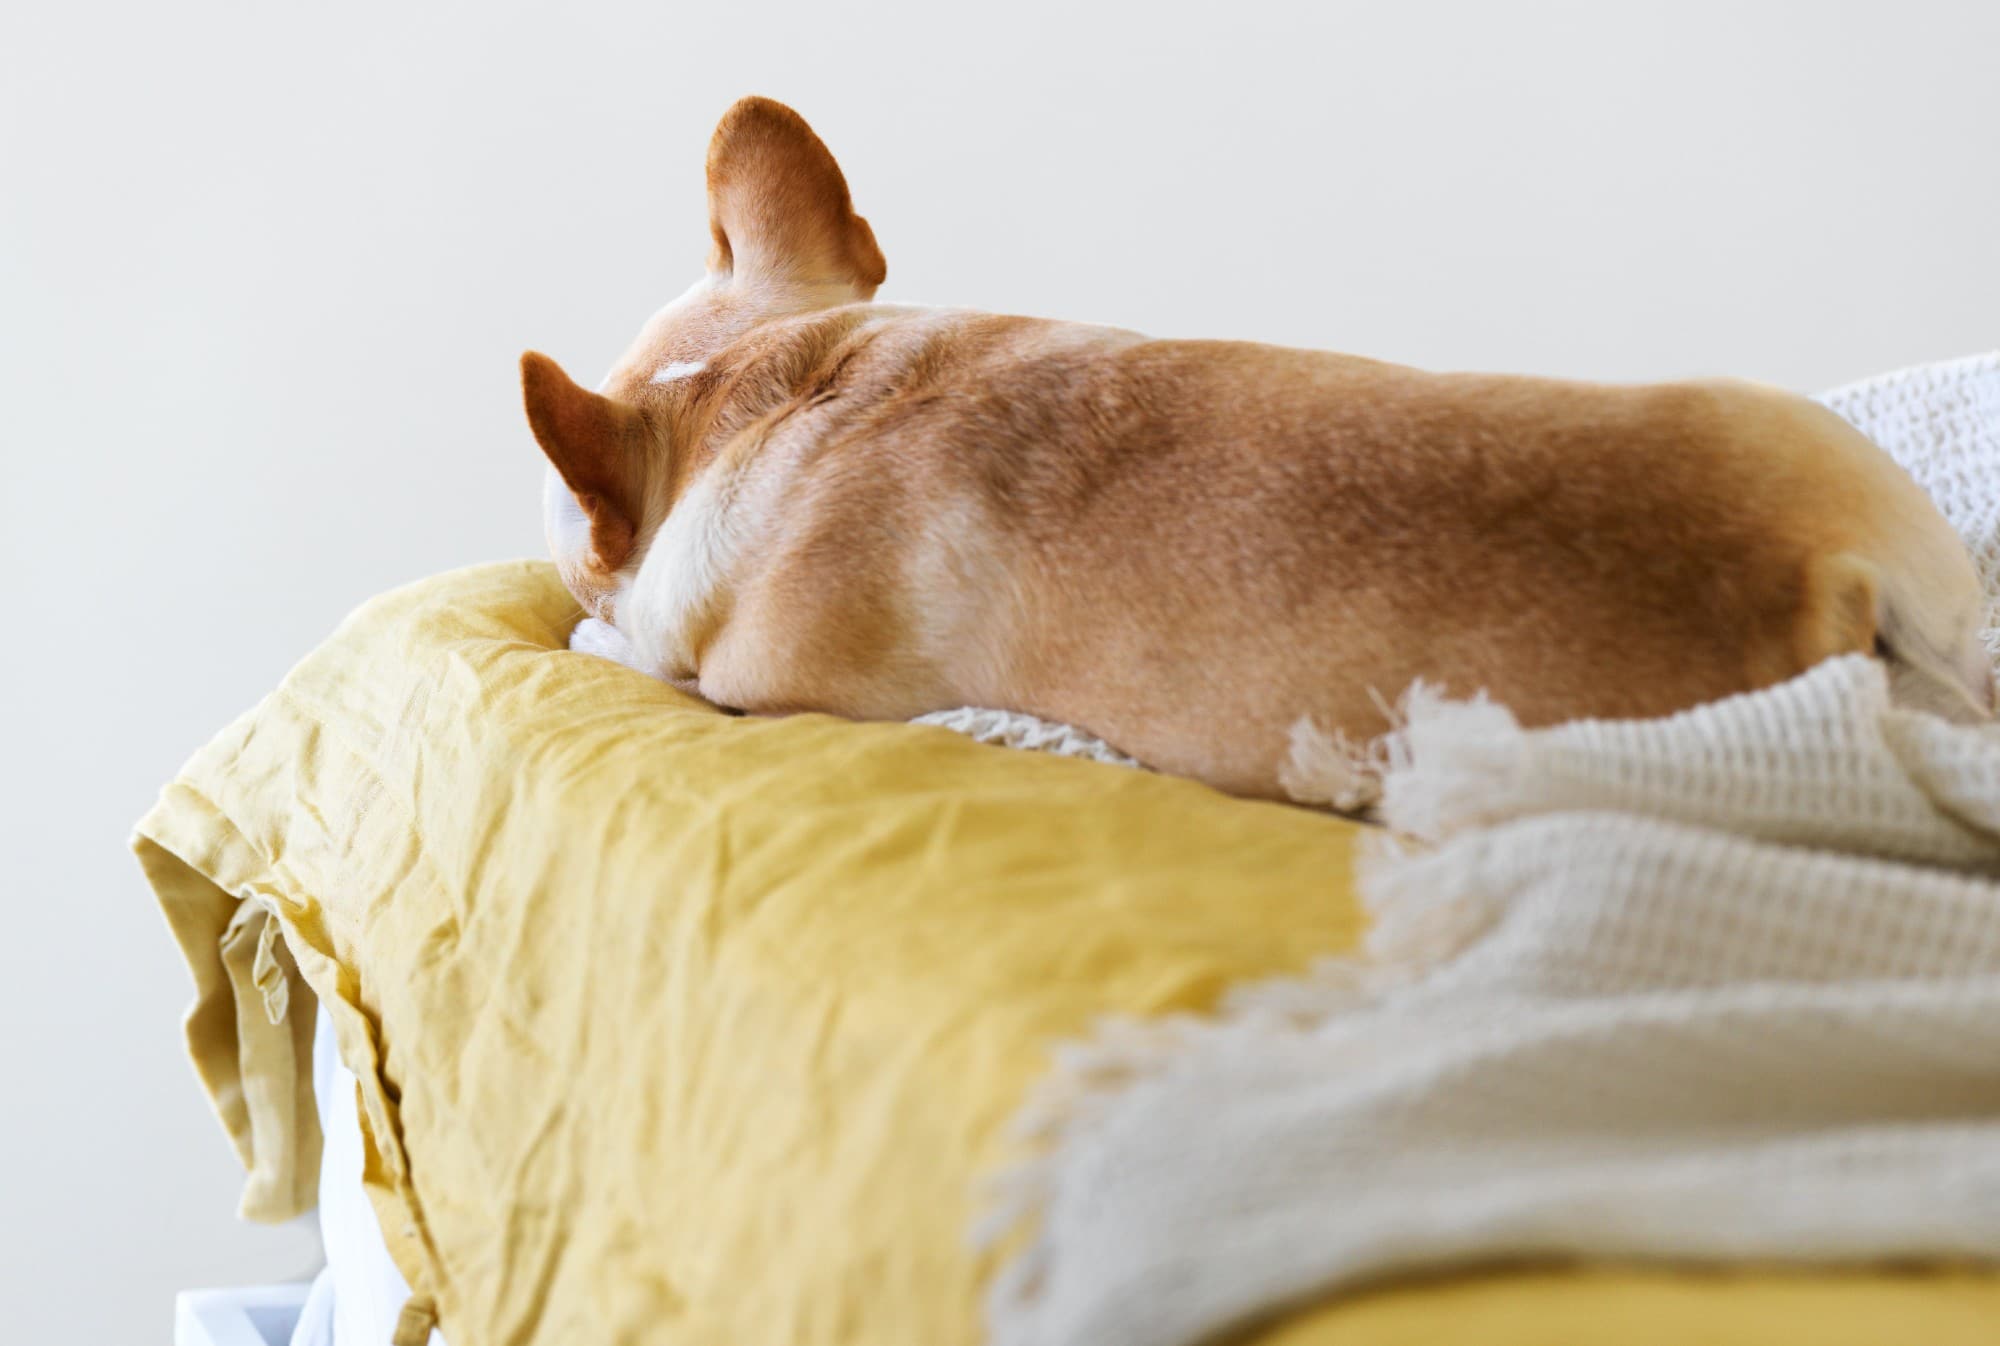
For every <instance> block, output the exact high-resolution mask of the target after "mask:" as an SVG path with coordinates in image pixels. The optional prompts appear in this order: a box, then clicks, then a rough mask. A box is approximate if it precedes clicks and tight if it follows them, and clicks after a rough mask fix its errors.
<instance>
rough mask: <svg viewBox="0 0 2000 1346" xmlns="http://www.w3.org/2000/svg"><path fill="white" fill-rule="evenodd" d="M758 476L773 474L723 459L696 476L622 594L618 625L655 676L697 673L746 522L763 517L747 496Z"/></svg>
mask: <svg viewBox="0 0 2000 1346" xmlns="http://www.w3.org/2000/svg"><path fill="white" fill-rule="evenodd" d="M760 477H765V478H768V474H766V473H755V472H753V471H751V470H750V468H749V465H748V464H739V463H731V462H726V461H725V462H718V463H715V464H713V465H712V466H711V467H709V469H708V470H707V471H705V472H703V473H702V474H701V475H700V476H699V477H697V478H695V480H694V482H693V483H692V484H691V485H689V487H688V488H687V491H686V493H685V494H683V495H682V496H681V498H680V499H679V500H677V501H675V502H674V507H673V511H672V512H671V513H669V514H668V515H667V519H666V522H665V523H663V524H661V525H660V531H659V532H658V533H657V534H655V535H654V537H653V543H652V546H650V547H648V548H647V549H646V557H645V559H644V560H643V561H641V562H640V563H639V573H638V574H637V575H636V576H634V577H633V579H632V582H631V584H630V586H629V587H628V588H627V590H626V591H625V593H624V594H623V595H622V596H621V597H620V600H619V604H620V606H619V610H618V617H619V622H618V625H619V627H620V628H621V629H622V630H624V631H625V632H626V633H627V635H629V636H630V638H631V640H632V645H633V648H634V650H635V651H636V652H637V653H638V656H639V659H640V661H641V663H642V664H643V665H644V666H645V667H646V668H648V669H651V670H653V671H654V673H655V675H656V676H658V677H663V678H668V679H673V678H691V677H693V676H694V675H695V648H696V646H697V644H698V643H700V641H701V640H702V638H703V637H704V635H705V634H706V630H705V628H706V627H707V626H708V625H709V624H710V622H711V620H712V618H713V614H714V613H715V611H716V605H717V599H718V597H719V596H720V594H721V593H722V591H723V588H724V586H726V585H727V584H728V583H729V579H730V572H731V571H732V570H733V569H734V568H735V564H736V559H737V557H738V556H739V555H740V554H741V552H742V549H743V542H744V535H745V533H746V532H747V531H748V527H749V524H748V521H749V520H752V519H755V518H758V517H760V512H759V511H757V510H756V509H755V508H754V507H752V502H751V501H749V500H746V498H745V497H746V496H749V495H751V494H752V493H753V492H752V488H753V487H754V486H755V484H756V481H757V480H758V478H760Z"/></svg>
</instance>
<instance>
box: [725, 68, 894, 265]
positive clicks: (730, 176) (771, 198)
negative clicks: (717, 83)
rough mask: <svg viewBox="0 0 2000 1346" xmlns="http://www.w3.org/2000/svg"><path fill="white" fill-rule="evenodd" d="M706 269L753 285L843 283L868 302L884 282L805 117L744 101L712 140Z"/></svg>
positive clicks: (869, 240) (876, 251) (842, 182)
mask: <svg viewBox="0 0 2000 1346" xmlns="http://www.w3.org/2000/svg"><path fill="white" fill-rule="evenodd" d="M708 228H709V232H710V233H711V234H712V235H713V236H714V238H715V246H714V248H713V249H712V250H711V251H710V252H709V255H708V269H709V270H710V271H712V272H715V273H717V274H730V275H735V276H740V277H743V278H745V279H747V280H755V281H780V282H790V283H795V284H814V283H819V284H828V283H832V284H840V285H846V286H849V287H851V288H852V289H854V290H856V291H857V292H858V294H859V298H861V299H871V298H873V297H874V295H875V287H876V286H878V285H880V284H881V283H882V279H883V277H884V276H885V275H887V274H888V266H887V264H886V263H884V262H883V260H882V250H881V249H880V248H878V247H876V246H875V234H874V231H873V230H871V229H869V227H868V221H866V220H864V219H862V218H861V217H860V216H859V215H856V214H855V213H854V203H853V201H852V200H851V199H850V198H849V197H848V194H847V179H846V178H844V177H842V176H841V173H840V165H839V164H837V163H835V162H834V161H833V155H832V154H831V153H830V152H828V150H827V148H826V146H825V145H824V144H822V143H821V142H820V138H819V137H818V136H816V135H814V134H813V130H812V128H811V127H810V126H807V125H806V122H805V118H803V117H801V116H800V115H799V114H798V113H796V112H794V111H792V110H791V109H790V108H788V107H786V106H785V105H784V104H783V103H774V102H772V101H771V100H770V99H768V98H745V99H743V100H742V101H741V102H739V103H737V104H736V105H735V106H734V107H732V108H730V109H729V111H727V112H725V113H724V114H723V115H722V122H721V124H720V125H718V126H717V127H716V128H715V137H714V139H712V140H710V141H709V142H708Z"/></svg>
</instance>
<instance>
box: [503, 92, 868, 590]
mask: <svg viewBox="0 0 2000 1346" xmlns="http://www.w3.org/2000/svg"><path fill="white" fill-rule="evenodd" d="M708 228H709V234H710V237H711V239H712V242H711V245H710V248H709V253H708V266H707V270H706V273H705V274H704V275H703V276H702V278H701V279H700V280H698V281H696V282H695V283H694V285H693V286H691V287H690V288H689V289H688V291H687V293H685V294H683V295H682V296H681V297H680V298H678V299H676V300H674V301H673V302H672V303H670V304H668V305H667V306H666V307H665V308H663V309H661V310H660V311H659V312H658V313H655V314H654V315H653V316H652V318H651V319H650V320H648V322H647V323H646V326H645V328H644V329H643V330H642V331H641V332H640V333H639V337H638V339H637V340H636V341H635V342H633V344H632V346H631V348H630V349H629V350H627V351H626V352H625V354H624V355H623V356H622V357H621V358H620V359H619V361H618V363H617V364H616V365H615V366H614V367H613V368H612V371H611V373H610V374H609V375H608V376H606V378H605V380H604V382H603V383H602V384H600V385H599V388H598V391H596V392H591V391H589V390H588V389H585V388H582V387H579V386H578V385H577V384H576V383H575V382H573V381H572V380H571V379H570V377H569V376H568V375H567V374H565V373H564V372H563V371H562V368H561V366H559V365H557V364H556V362H555V361H554V360H551V359H549V358H548V357H547V356H546V355H541V354H538V353H537V352H534V351H529V352H528V353H527V354H525V355H523V356H522V357H521V390H522V395H523V398H524V400H525V401H526V403H527V411H528V424H529V426H530V427H531V428H532V429H533V430H534V434H535V439H536V440H537V441H538V442H539V443H540V444H541V446H542V451H543V452H544V453H545V454H547V455H548V459H549V473H548V477H547V479H546V485H545V487H544V491H543V522H544V526H545V527H546V529H547V533H548V541H549V549H550V551H551V552H552V553H553V554H554V557H555V561H556V565H557V567H558V569H559V570H560V571H561V573H562V578H563V583H564V584H566V585H567V586H568V587H569V590H570V592H571V593H572V594H574V595H575V596H576V599H577V601H578V602H579V603H581V604H582V605H583V607H584V610H585V611H587V612H589V613H592V614H593V615H595V616H598V617H601V618H603V619H604V620H606V621H613V622H615V620H616V619H615V616H614V611H613V609H614V606H615V605H614V598H615V596H616V594H617V592H618V589H619V587H620V584H621V580H622V579H623V578H624V577H628V576H630V575H632V574H633V573H635V572H636V571H637V569H638V566H639V563H640V562H641V560H643V559H644V556H645V552H646V548H647V547H648V545H649V544H650V542H651V539H652V537H653V535H654V533H655V532H656V531H657V530H658V528H659V526H660V524H661V522H662V521H663V520H664V519H665V518H666V515H667V513H668V511H669V510H671V509H672V508H673V503H674V500H675V499H676V498H677V497H678V495H679V493H680V491H681V490H682V489H683V487H685V485H686V484H687V482H688V480H689V478H690V477H691V476H692V475H693V474H694V472H695V471H696V469H697V468H698V466H699V465H698V464H696V463H694V462H692V461H691V457H692V454H691V446H692V441H693V439H694V437H695V435H696V434H697V432H698V429H699V422H700V421H701V420H702V418H703V415H704V408H703V405H702V403H703V401H704V394H706V393H708V392H710V391H712V389H711V385H712V383H713V379H712V378H704V375H705V374H709V373H710V372H711V371H709V368H708V362H709V359H710V357H711V356H713V355H714V354H715V353H716V352H718V351H721V350H723V349H724V348H726V347H728V346H729V345H731V344H732V343H733V342H735V341H736V340H738V339H739V338H740V337H742V336H743V335H744V334H745V333H747V332H749V331H750V330H751V329H753V328H755V327H757V326H759V325H761V324H763V323H766V322H770V321H771V320H773V319H776V318H782V317H786V316H789V315H795V314H800V313H809V312H812V311H815V310H818V309H825V308H833V307H836V306H839V305H842V304H852V303H864V302H866V301H867V300H869V299H872V298H873V297H874V294H875V290H876V287H877V286H879V285H881V283H882V280H883V277H884V275H885V274H886V271H887V268H886V266H885V264H884V263H883V260H882V252H881V249H879V248H878V247H876V246H875V235H874V233H873V232H872V231H871V230H870V229H869V228H868V221H866V220H864V219H862V218H861V217H860V216H859V215H856V214H855V213H854V206H853V203H852V201H851V200H850V199H849V197H848V192H847V180H846V179H845V178H844V177H843V176H841V172H840V165H838V164H837V163H835V162H834V159H833V155H832V154H831V153H830V152H828V150H827V148H826V146H825V145H824V144H823V143H821V141H820V138H819V137H818V136H816V135H814V134H813V131H812V128H811V127H809V126H807V125H806V123H805V119H804V118H803V117H801V116H799V114H798V113H796V112H794V111H792V110H791V109H790V108H788V107H786V106H785V105H784V104H782V103H774V102H772V101H771V100H770V99H768V98H745V99H743V100H742V101H741V102H739V103H737V104H736V105H735V106H734V107H732V108H730V109H729V111H728V112H726V113H725V114H723V118H722V121H721V123H720V124H719V125H717V127H716V128H715V135H714V137H713V138H712V139H711V140H710V141H709V146H708Z"/></svg>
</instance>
